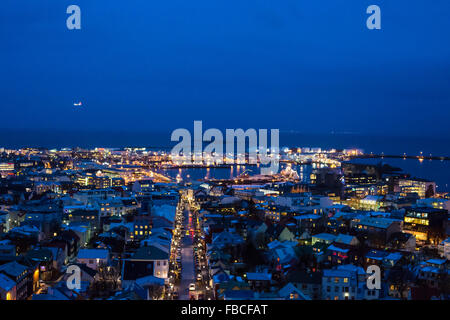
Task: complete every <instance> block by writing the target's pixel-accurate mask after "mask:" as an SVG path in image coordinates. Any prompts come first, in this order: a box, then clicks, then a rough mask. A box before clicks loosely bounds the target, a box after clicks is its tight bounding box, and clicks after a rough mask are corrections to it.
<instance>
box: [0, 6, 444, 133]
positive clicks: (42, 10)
mask: <svg viewBox="0 0 450 320" xmlns="http://www.w3.org/2000/svg"><path fill="white" fill-rule="evenodd" d="M70 4H77V5H79V6H80V7H81V10H82V30H80V31H69V30H67V29H66V18H67V16H68V15H67V14H66V8H67V6H68V5H70ZM371 4H377V5H379V6H380V7H381V10H382V30H374V31H370V30H368V29H367V28H366V22H365V21H366V18H367V16H368V15H367V14H366V13H365V11H366V8H367V6H368V5H371ZM0 98H1V99H0V108H1V119H2V120H1V125H0V128H11V127H17V128H44V129H46V128H63V129H87V130H91V129H100V130H106V129H114V130H124V131H126V130H161V129H164V130H170V131H171V130H173V129H175V128H178V127H187V128H191V127H192V124H193V123H192V121H193V120H203V121H204V127H219V128H237V127H243V128H247V127H254V128H280V129H285V130H296V131H301V132H312V131H313V132H330V131H333V130H334V131H335V132H356V133H370V134H385V133H389V134H391V133H394V134H403V135H421V134H430V135H431V134H440V135H441V136H445V137H450V126H449V125H448V123H449V119H450V1H448V0H433V1H429V0H389V1H381V0H370V1H366V0H191V1H186V0H164V1H153V0H132V1H125V0H120V1H119V0H108V1H106V0H70V1H66V0H39V1H36V0H22V1H17V0H2V1H1V4H0ZM79 100H81V101H82V102H83V103H84V106H83V107H82V108H79V109H77V108H75V107H73V103H74V102H77V101H79Z"/></svg>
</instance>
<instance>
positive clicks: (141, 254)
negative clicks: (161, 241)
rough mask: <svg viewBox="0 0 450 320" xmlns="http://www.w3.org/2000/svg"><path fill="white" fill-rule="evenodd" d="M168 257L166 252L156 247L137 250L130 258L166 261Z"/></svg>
mask: <svg viewBox="0 0 450 320" xmlns="http://www.w3.org/2000/svg"><path fill="white" fill-rule="evenodd" d="M167 259H169V255H168V253H167V252H165V251H163V250H161V249H159V248H157V247H156V246H148V247H141V248H139V249H138V250H137V251H136V252H135V254H134V255H133V257H132V260H167Z"/></svg>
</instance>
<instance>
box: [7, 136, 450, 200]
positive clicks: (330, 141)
mask: <svg viewBox="0 0 450 320" xmlns="http://www.w3.org/2000/svg"><path fill="white" fill-rule="evenodd" d="M170 134H171V133H170V132H167V133H164V132H148V131H146V132H138V131H135V132H130V131H127V132H125V131H124V132H121V131H118V130H114V131H82V130H80V131H64V130H10V129H3V130H0V147H5V148H23V147H42V148H49V149H51V148H63V147H71V148H73V147H82V148H93V147H115V148H121V147H147V148H151V149H155V150H166V151H169V150H170V149H171V148H172V147H173V146H174V145H175V144H176V142H171V141H170ZM285 146H286V147H321V148H324V149H327V148H336V149H344V148H361V149H363V150H364V151H365V152H366V153H370V152H373V153H374V154H381V153H384V154H390V155H403V154H404V153H406V154H407V155H419V154H420V152H422V153H423V154H424V155H430V154H432V155H433V156H450V138H443V137H401V136H370V135H359V134H302V133H295V132H287V131H286V132H283V131H282V132H280V147H285ZM361 161H364V162H365V163H378V162H379V161H383V163H388V164H391V165H393V166H395V167H400V168H402V169H403V170H404V171H405V172H408V173H410V174H411V175H413V176H416V177H420V178H425V179H430V180H433V181H436V183H437V185H438V190H439V191H450V188H449V185H450V161H438V160H433V161H430V160H424V161H423V162H419V161H418V160H402V159H386V158H384V159H383V160H381V159H370V160H366V159H365V160H361ZM249 169H250V170H252V168H249ZM296 169H297V171H298V172H299V174H300V173H301V174H302V175H303V176H305V177H306V176H307V174H305V172H306V171H307V170H309V169H307V168H303V169H300V167H298V168H296ZM196 170H197V169H196ZM202 170H203V169H201V170H199V171H196V172H195V173H192V171H189V172H190V173H189V172H188V171H186V170H185V171H186V172H184V171H183V174H184V175H186V176H187V175H189V176H190V177H191V178H192V179H194V178H195V179H202V178H204V177H206V176H209V177H216V178H229V177H233V176H237V175H239V174H240V173H242V171H241V170H245V167H242V168H241V167H240V168H239V169H238V168H237V167H234V168H232V169H230V168H220V169H210V171H209V172H207V171H206V169H204V171H202ZM301 170H303V171H301ZM252 172H254V173H256V170H252ZM167 174H170V175H175V176H176V175H177V174H178V172H167Z"/></svg>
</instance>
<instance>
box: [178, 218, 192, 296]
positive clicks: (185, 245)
mask: <svg viewBox="0 0 450 320" xmlns="http://www.w3.org/2000/svg"><path fill="white" fill-rule="evenodd" d="M184 214H185V220H184V221H185V229H184V234H183V240H182V248H181V268H182V270H181V280H180V284H179V289H178V294H179V297H180V300H189V299H190V296H189V284H191V283H195V268H194V250H193V246H192V237H193V236H192V234H190V233H189V235H186V232H187V231H189V230H191V224H192V222H191V219H190V218H189V215H188V211H185V212H184Z"/></svg>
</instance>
